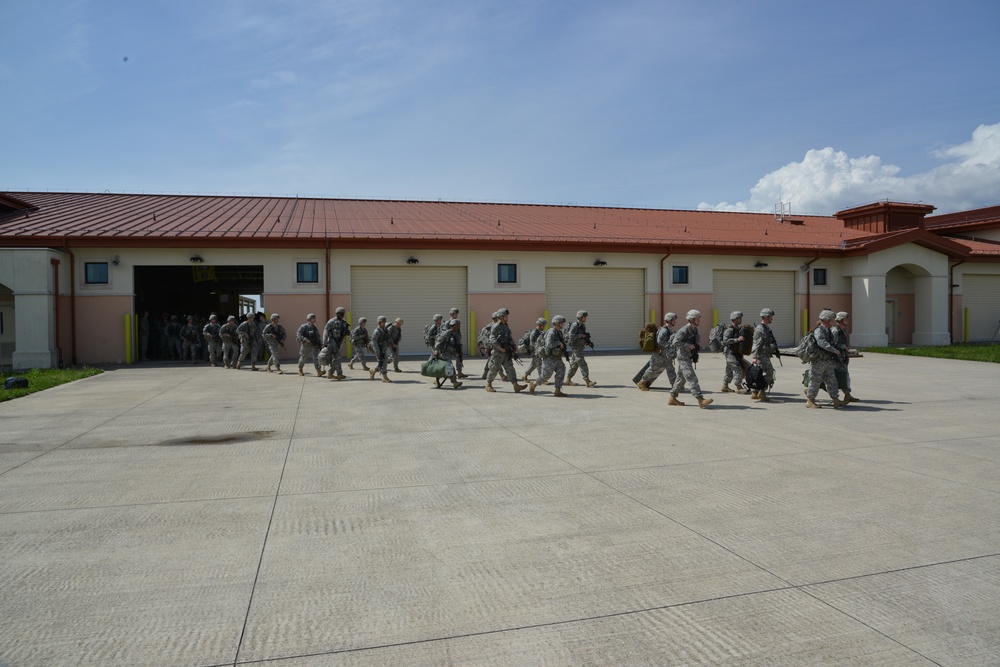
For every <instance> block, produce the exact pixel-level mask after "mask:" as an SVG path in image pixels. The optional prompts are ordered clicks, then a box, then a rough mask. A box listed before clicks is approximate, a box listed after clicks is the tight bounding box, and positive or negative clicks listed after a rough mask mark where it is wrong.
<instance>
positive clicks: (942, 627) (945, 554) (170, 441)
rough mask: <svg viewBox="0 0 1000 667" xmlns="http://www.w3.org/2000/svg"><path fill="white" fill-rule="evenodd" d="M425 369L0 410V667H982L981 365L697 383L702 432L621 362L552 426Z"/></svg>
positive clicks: (161, 386)
mask: <svg viewBox="0 0 1000 667" xmlns="http://www.w3.org/2000/svg"><path fill="white" fill-rule="evenodd" d="M420 361H422V360H418V359H411V360H407V361H404V362H403V364H402V366H403V368H404V370H405V371H406V372H404V373H399V374H396V373H391V374H390V377H391V378H392V379H393V380H394V381H395V382H394V383H393V385H391V386H390V385H386V384H383V383H381V382H372V381H370V380H368V374H367V373H366V372H363V371H360V370H358V371H347V370H346V366H345V372H347V373H348V375H349V377H350V379H349V380H344V381H341V382H331V381H329V380H326V379H318V378H316V377H315V375H313V376H311V377H310V376H306V377H304V378H300V377H298V376H297V375H294V374H292V375H284V376H277V375H273V374H272V375H269V374H267V373H264V372H257V373H251V372H249V371H246V370H244V371H232V370H224V369H214V368H209V367H206V366H205V365H200V366H194V367H192V366H177V365H166V364H153V365H147V366H145V367H144V366H131V367H126V368H119V369H114V370H110V371H109V372H107V373H105V374H103V375H101V376H97V377H94V378H88V379H85V380H81V381H78V382H75V383H73V384H70V385H64V386H62V387H58V388H55V389H51V390H48V391H45V392H41V393H38V394H35V395H32V396H29V397H26V398H22V399H17V400H15V401H9V402H6V403H2V404H0V586H2V593H0V666H2V667H22V666H34V665H38V666H42V665H44V666H46V667H51V666H53V665H100V666H102V667H103V666H107V665H130V666H131V665H197V666H209V665H250V664H252V665H267V666H270V667H318V666H321V665H323V666H325V665H605V664H607V665H768V666H771V665H796V666H798V665H962V666H966V665H997V664H1000V503H998V500H1000V464H998V460H1000V372H998V368H997V366H996V365H994V364H980V363H972V362H955V361H943V360H936V359H918V358H910V357H893V356H882V355H871V354H868V355H865V356H864V357H863V358H860V359H855V360H853V361H852V365H851V372H852V376H853V383H854V395H855V396H857V397H860V398H861V399H862V400H863V402H862V403H859V404H852V405H851V406H850V407H848V408H845V409H840V410H834V409H832V408H828V409H823V410H807V409H805V408H804V401H805V399H804V397H803V396H802V387H801V383H800V379H801V372H802V370H803V369H804V367H803V366H802V365H801V364H800V363H799V362H798V360H796V359H790V360H786V361H785V366H784V367H783V368H779V369H778V374H779V375H778V384H777V385H776V387H775V389H776V395H775V398H776V400H775V401H773V402H771V403H769V404H766V405H761V404H758V403H756V402H752V401H751V400H750V399H749V397H747V396H741V395H736V394H719V393H715V391H716V390H718V389H719V387H720V385H721V377H722V371H723V362H722V358H721V356H720V355H704V356H703V358H702V362H701V364H700V365H699V368H698V373H699V376H700V378H701V383H702V386H703V388H704V389H705V390H706V391H708V392H711V393H710V394H709V395H710V396H711V397H712V398H714V399H715V404H713V405H712V406H711V407H710V408H708V409H705V410H700V409H698V408H697V406H696V405H694V401H693V400H692V401H690V402H689V404H688V406H687V407H683V408H676V407H669V408H668V407H667V405H666V391H665V389H664V386H665V382H666V379H665V377H664V378H662V379H661V382H660V383H658V384H654V388H653V391H650V392H640V391H638V390H637V389H636V388H635V387H634V386H633V385H632V383H631V381H630V378H631V377H632V374H633V373H634V372H635V370H636V369H637V368H638V367H639V366H641V365H642V364H643V363H644V357H643V356H640V355H629V354H619V355H615V354H599V355H597V356H592V357H590V358H589V361H590V367H591V370H592V377H593V378H594V379H596V380H597V381H598V383H599V384H598V386H597V387H594V388H591V389H587V388H584V387H571V388H567V389H566V391H567V393H570V394H571V397H570V398H567V399H558V398H555V397H553V396H552V395H551V386H546V387H541V388H540V389H539V393H538V395H536V396H529V395H528V393H527V392H526V391H525V392H523V393H521V394H514V393H513V391H512V389H511V387H510V385H509V384H504V383H501V382H499V381H498V382H496V383H495V386H496V388H497V390H498V391H497V393H496V394H489V393H487V392H485V391H483V389H482V387H483V384H484V383H483V382H482V381H480V380H470V381H468V382H467V384H466V385H465V387H463V388H461V389H459V390H452V389H450V388H448V387H446V388H443V389H434V388H432V387H431V386H430V385H429V381H428V380H426V379H425V378H422V377H420V375H419V364H420ZM292 366H294V365H292ZM468 367H469V369H471V370H472V371H473V372H474V371H475V370H476V369H481V367H482V366H481V361H480V360H478V359H475V360H471V362H470V364H469V366H468ZM525 368H526V366H525ZM286 370H287V368H286ZM521 370H522V371H523V368H522V369H521ZM685 396H687V398H688V399H689V398H690V395H689V394H684V395H682V397H681V398H682V400H687V399H685ZM824 396H825V395H823V394H821V398H822V397H824ZM821 402H822V403H824V404H826V405H829V400H828V399H826V400H823V401H821Z"/></svg>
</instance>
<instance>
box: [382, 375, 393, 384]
mask: <svg viewBox="0 0 1000 667" xmlns="http://www.w3.org/2000/svg"><path fill="white" fill-rule="evenodd" d="M382 382H388V383H390V384H391V383H392V380H390V379H389V374H388V373H382Z"/></svg>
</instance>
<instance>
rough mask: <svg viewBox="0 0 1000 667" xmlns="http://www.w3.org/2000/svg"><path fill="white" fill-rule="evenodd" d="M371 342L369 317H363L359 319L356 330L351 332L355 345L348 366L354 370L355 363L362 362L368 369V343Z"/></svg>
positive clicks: (363, 366)
mask: <svg viewBox="0 0 1000 667" xmlns="http://www.w3.org/2000/svg"><path fill="white" fill-rule="evenodd" d="M369 343H371V338H370V337H369V335H368V318H367V317H362V318H361V319H359V320H358V326H356V327H354V331H352V332H351V345H352V346H354V356H352V357H351V360H350V361H349V362H348V363H347V367H348V368H350V369H351V370H352V371H353V370H354V364H355V363H357V362H361V367H362V368H364V369H365V370H368V363H367V362H366V358H367V356H368V355H367V352H368V344H369Z"/></svg>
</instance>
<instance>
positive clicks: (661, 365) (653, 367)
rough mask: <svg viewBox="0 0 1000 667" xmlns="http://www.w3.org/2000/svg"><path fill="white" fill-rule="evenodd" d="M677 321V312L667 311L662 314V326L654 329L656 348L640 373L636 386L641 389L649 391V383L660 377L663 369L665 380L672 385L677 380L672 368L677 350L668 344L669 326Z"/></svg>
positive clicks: (671, 333)
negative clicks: (643, 370) (640, 376)
mask: <svg viewBox="0 0 1000 667" xmlns="http://www.w3.org/2000/svg"><path fill="white" fill-rule="evenodd" d="M675 322H677V313H667V314H666V315H664V316H663V326H662V327H660V328H659V329H657V331H656V349H655V350H653V354H652V356H650V358H649V364H648V365H649V369H648V370H647V371H646V372H645V373H643V374H642V379H641V380H639V384H638V387H639V389H641V390H642V391H649V385H651V384H653V382H654V381H655V380H656V378H658V377H660V374H662V373H663V371H666V372H667V380H669V381H670V386H671V387H673V386H674V383H676V382H677V371H676V370H674V359H676V358H677V351H676V350H674V348H673V347H672V346H671V345H670V338H671V336H673V335H674V330H673V329H672V328H671V327H673V326H674V323H675Z"/></svg>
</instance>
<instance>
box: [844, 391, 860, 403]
mask: <svg viewBox="0 0 1000 667" xmlns="http://www.w3.org/2000/svg"><path fill="white" fill-rule="evenodd" d="M859 400H860V399H857V398H854V397H853V396H851V392H849V391H845V392H844V403H857V402H858V401H859Z"/></svg>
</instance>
